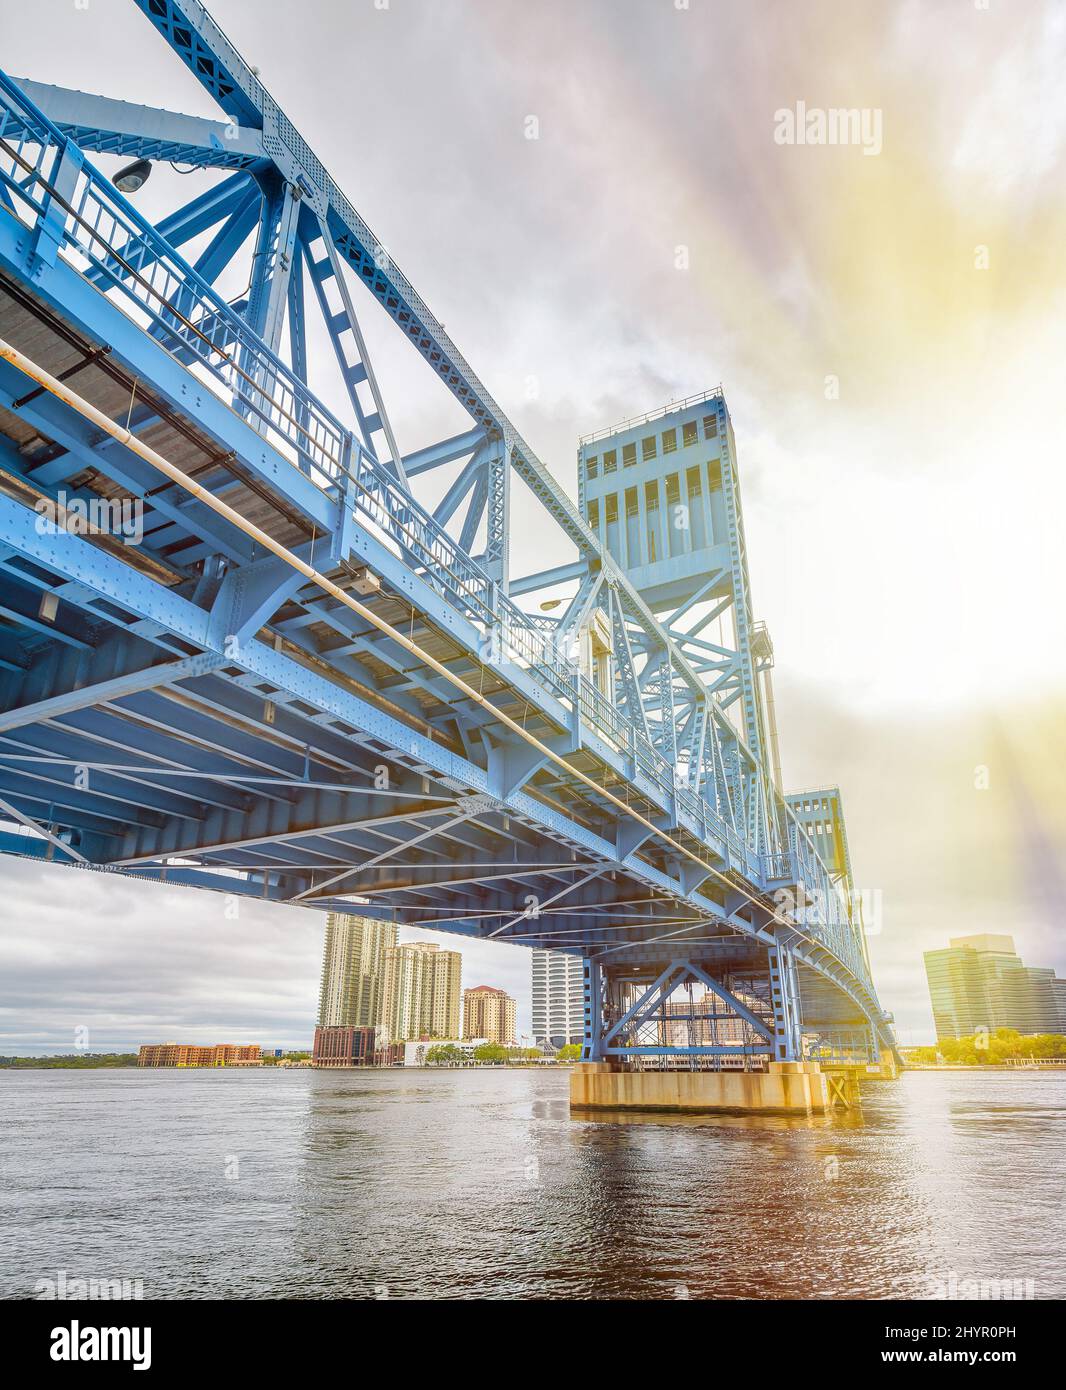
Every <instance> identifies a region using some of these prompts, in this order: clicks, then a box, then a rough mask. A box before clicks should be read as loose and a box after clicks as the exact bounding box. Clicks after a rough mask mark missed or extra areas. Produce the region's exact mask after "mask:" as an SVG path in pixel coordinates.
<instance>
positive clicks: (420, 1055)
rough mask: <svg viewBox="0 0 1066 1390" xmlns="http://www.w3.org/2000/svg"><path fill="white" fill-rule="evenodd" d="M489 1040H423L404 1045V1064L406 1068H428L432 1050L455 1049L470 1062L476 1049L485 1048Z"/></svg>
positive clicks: (464, 1059)
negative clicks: (439, 1048) (437, 1048)
mask: <svg viewBox="0 0 1066 1390" xmlns="http://www.w3.org/2000/svg"><path fill="white" fill-rule="evenodd" d="M486 1042H488V1039H487V1038H463V1039H461V1040H460V1039H459V1038H421V1039H420V1040H419V1041H418V1042H406V1043H404V1045H403V1064H404V1066H405V1067H427V1066H430V1065H432V1064H431V1063H430V1062H429V1061H428V1060H427V1059H428V1054H429V1052H430V1049H431V1048H434V1047H454V1048H457V1049H458V1050H459V1052H461V1053H462V1060H463V1061H464V1062H470V1061H472V1060H473V1057H474V1049H475V1048H476V1047H484V1046H485V1044H486Z"/></svg>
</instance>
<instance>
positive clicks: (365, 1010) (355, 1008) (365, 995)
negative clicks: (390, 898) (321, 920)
mask: <svg viewBox="0 0 1066 1390" xmlns="http://www.w3.org/2000/svg"><path fill="white" fill-rule="evenodd" d="M395 945H396V924H395V923H394V922H379V921H376V920H375V919H374V918H372V917H358V916H354V915H352V914H351V913H347V912H331V913H329V915H328V916H327V917H326V943H325V950H324V951H323V957H322V984H321V988H320V990H319V996H318V1023H319V1026H320V1027H322V1028H373V1027H376V1026H377V1025H378V1024H379V1023H381V1021H382V1018H383V1014H384V994H383V988H384V973H385V965H384V953H385V951H386V950H387V949H388V948H389V947H390V946H395Z"/></svg>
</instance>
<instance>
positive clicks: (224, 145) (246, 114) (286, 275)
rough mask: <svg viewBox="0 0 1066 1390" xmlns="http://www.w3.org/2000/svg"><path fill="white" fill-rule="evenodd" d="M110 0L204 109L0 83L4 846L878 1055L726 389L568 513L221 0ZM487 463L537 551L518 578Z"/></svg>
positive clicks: (776, 1049)
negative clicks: (473, 944) (759, 586)
mask: <svg viewBox="0 0 1066 1390" xmlns="http://www.w3.org/2000/svg"><path fill="white" fill-rule="evenodd" d="M136 7H137V9H139V10H140V11H141V12H142V13H143V15H144V16H145V18H146V19H147V21H148V23H149V24H150V25H151V26H152V27H153V28H154V29H155V31H156V34H155V36H154V37H155V38H156V40H157V41H158V40H161V41H162V42H164V43H166V44H169V46H170V47H171V49H172V50H173V52H174V55H175V57H176V59H178V60H180V61H181V62H183V63H184V64H185V65H186V66H187V67H188V69H189V70H190V72H191V73H192V74H193V75H194V76H195V78H196V79H198V81H199V82H200V83H201V84H202V86H203V87H204V88H205V89H206V90H207V92H208V93H209V94H210V95H211V97H213V98H214V99H215V101H216V102H217V104H218V108H219V118H218V119H217V120H206V119H202V118H199V117H192V116H186V115H179V114H175V113H172V112H168V111H162V110H155V109H149V108H146V107H144V106H139V105H133V104H130V103H128V102H125V101H122V100H118V99H114V98H112V97H104V96H93V95H87V94H84V93H81V92H74V91H68V90H64V89H62V88H58V87H54V86H47V85H43V84H41V83H40V82H37V81H31V80H29V79H27V78H22V77H19V78H15V77H10V76H7V75H3V74H0V340H2V346H0V822H2V824H0V849H2V850H3V851H5V852H7V853H10V854H16V855H22V856H31V857H37V858H39V859H42V860H47V861H51V862H53V863H56V864H65V865H70V866H72V867H78V868H81V869H82V870H98V871H108V872H116V873H124V874H129V875H133V876H137V877H141V878H148V879H154V880H164V881H166V882H168V883H172V884H186V885H189V886H190V887H197V888H201V889H209V890H213V891H215V892H220V893H224V894H228V895H239V896H241V897H247V898H251V899H256V900H263V901H267V902H274V903H289V904H302V905H304V906H307V907H313V908H318V909H321V910H325V911H348V912H357V913H362V914H365V915H369V916H378V917H386V918H389V919H391V920H395V921H396V922H397V923H400V924H402V925H406V926H412V927H419V928H431V929H434V930H445V931H450V932H457V933H460V934H462V935H465V936H468V937H477V938H483V939H489V940H496V941H502V942H511V943H517V944H522V945H526V946H530V947H546V948H549V949H552V950H559V951H566V952H569V953H572V954H575V955H578V956H580V957H582V958H583V960H584V962H585V967H584V970H585V981H586V1037H585V1052H586V1056H587V1057H588V1058H590V1059H605V1058H625V1059H627V1060H628V1061H629V1062H630V1063H633V1064H640V1065H656V1066H662V1065H673V1066H676V1065H684V1066H696V1067H709V1068H715V1067H717V1066H719V1065H722V1058H723V1056H725V1055H728V1056H730V1057H735V1056H736V1055H737V1054H738V1053H739V1054H741V1055H743V1056H745V1057H747V1058H750V1059H753V1060H752V1061H751V1062H750V1063H748V1065H758V1060H757V1059H758V1058H760V1057H762V1058H770V1059H773V1060H778V1061H789V1060H799V1059H802V1058H803V1057H805V1056H810V1057H823V1058H824V1057H834V1058H837V1059H845V1058H846V1059H850V1060H854V1061H866V1060H873V1059H875V1058H876V1057H877V1056H878V1054H879V1053H880V1052H881V1051H882V1050H883V1049H885V1048H892V1047H893V1038H892V1033H891V1026H890V1024H891V1021H890V1018H889V1017H888V1016H887V1015H886V1014H885V1013H884V1012H883V1010H882V1009H881V1007H880V1005H879V1003H878V1000H877V996H876V992H875V989H874V985H873V981H872V978H871V973H870V965H869V960H868V956H867V952H866V946H865V934H864V930H863V924H862V921H861V910H860V906H861V901H860V899H859V898H858V897H857V895H856V894H855V891H854V888H853V881H852V869H851V863H850V859H849V856H848V847H847V840H846V836H845V829H844V820H843V814H842V810H841V801H840V796H839V794H838V792H837V790H836V789H834V788H829V789H821V790H818V791H814V792H803V793H799V794H791V793H788V792H786V791H785V790H784V789H783V787H782V785H781V773H780V762H779V758H778V755H777V732H776V724H775V719H774V708H773V692H772V687H771V675H770V672H771V668H772V664H773V648H772V644H771V642H770V638H769V635H768V633H767V630H766V628H765V626H763V625H761V624H760V623H757V622H756V621H755V619H754V615H753V607H752V598H751V591H750V587H749V576H748V563H747V555H746V549H745V539H744V522H743V514H742V509H741V497H740V481H739V473H738V465H737V454H736V444H735V440H734V436H733V430H732V426H731V423H730V417H729V412H728V410H727V407H726V403H725V400H724V399H723V396H722V394H721V392H720V391H717V390H716V391H712V392H709V393H706V394H702V395H699V396H695V397H693V398H691V399H690V400H687V401H683V402H678V403H675V404H674V405H671V406H668V407H666V408H665V409H663V410H660V411H657V412H653V413H652V414H650V415H646V416H642V417H640V418H638V419H635V420H631V421H627V422H625V423H624V424H622V425H620V426H618V427H616V428H614V429H611V430H607V431H603V432H601V433H600V434H599V435H595V436H590V437H588V438H586V439H585V440H583V441H582V442H581V446H580V450H579V486H580V492H579V503H578V505H575V504H574V502H573V501H572V500H571V498H570V497H569V496H568V495H567V493H566V492H565V491H564V490H563V489H562V488H561V487H560V485H559V484H558V483H557V482H556V481H555V479H554V478H553V476H552V474H551V473H550V472H549V470H548V468H547V467H546V466H545V464H543V463H542V462H541V461H540V459H538V457H537V456H536V454H535V453H534V452H533V450H532V448H531V447H530V446H529V444H528V443H527V442H526V441H525V440H524V439H523V438H522V436H521V435H520V434H519V432H518V431H517V429H516V428H515V427H514V425H513V424H512V423H511V421H510V420H509V419H508V418H507V416H506V415H505V414H504V412H503V410H502V409H501V407H500V406H499V405H498V404H497V403H496V401H495V400H494V399H493V398H492V396H491V395H490V394H489V393H488V391H487V390H486V389H485V387H484V386H483V385H482V383H481V382H480V381H479V379H478V377H477V376H476V375H475V373H474V371H473V369H472V368H471V367H470V366H469V365H468V363H467V362H466V361H465V360H464V358H463V356H462V354H461V353H460V352H459V350H458V348H457V347H456V346H455V344H454V343H453V342H452V341H451V339H450V338H449V336H448V335H447V333H446V332H445V330H444V327H443V326H442V324H440V323H439V322H438V321H437V319H436V318H435V317H434V315H433V314H432V313H431V311H430V310H429V308H428V307H427V306H426V303H425V302H424V300H423V299H422V298H421V297H420V296H419V294H418V293H417V292H416V291H415V289H414V288H413V286H412V285H411V284H410V282H409V281H408V280H407V278H406V277H405V276H404V275H403V274H402V273H401V271H400V270H399V268H398V267H397V266H396V265H395V263H394V262H393V261H392V259H391V257H390V256H389V255H388V253H387V250H386V249H385V247H384V245H383V243H382V242H380V241H379V240H378V239H377V238H376V237H375V236H374V234H373V233H372V232H371V230H370V228H369V227H368V226H367V224H366V223H365V222H364V221H363V219H362V218H361V217H360V215H359V214H358V212H356V210H355V209H354V208H353V206H352V205H351V203H350V202H349V201H348V199H347V198H346V197H345V195H344V194H343V193H342V192H341V190H340V189H339V188H338V187H337V186H336V184H335V183H334V182H333V181H332V179H331V178H330V176H329V174H328V173H327V172H326V170H325V168H324V167H323V166H322V164H321V163H320V161H319V160H318V159H317V158H316V157H315V154H314V153H313V151H312V149H311V147H310V145H309V144H308V143H307V142H306V141H305V139H304V138H303V137H302V136H301V135H300V133H299V132H297V131H296V130H295V129H294V127H293V126H292V124H291V123H290V122H289V120H288V119H287V118H286V116H285V114H284V112H283V111H282V110H281V109H280V108H279V107H278V105H277V104H276V102H275V101H274V100H273V99H272V98H271V96H270V95H269V94H268V92H267V91H266V90H265V88H264V87H263V85H262V83H261V82H260V80H259V78H258V76H257V75H256V73H255V71H254V70H253V69H251V68H249V67H248V66H247V65H246V64H245V62H244V61H243V60H242V59H241V57H240V56H239V55H238V53H237V52H235V50H234V49H233V47H232V46H231V44H230V43H229V41H228V40H227V39H226V37H225V35H224V34H223V33H222V32H221V30H220V29H219V28H218V26H217V25H216V24H215V22H214V21H213V20H212V18H211V17H210V15H209V14H208V13H207V11H206V10H205V9H204V8H203V7H202V6H201V5H200V4H198V3H196V2H195V0H181V3H171V0H137V4H136ZM152 39H153V36H152V35H150V34H149V33H148V31H147V29H146V30H145V42H146V43H150V42H151V41H152ZM163 164H174V165H178V166H180V167H181V168H182V169H183V170H185V171H188V172H189V177H187V178H185V179H181V180H175V179H173V178H170V180H169V185H168V186H171V187H172V186H174V185H177V184H180V185H181V191H182V192H183V193H184V194H185V195H186V198H187V200H186V201H184V202H183V203H182V204H181V205H180V206H175V207H174V209H173V210H172V211H169V212H167V213H166V215H164V216H161V217H157V219H156V221H155V222H154V223H152V222H150V221H149V220H147V219H146V217H145V216H143V215H142V213H141V212H140V211H138V201H139V200H140V201H141V202H142V203H143V201H144V197H145V195H143V194H140V195H139V194H138V191H137V190H138V188H139V186H140V185H142V184H143V183H144V181H145V180H146V179H147V178H148V177H150V176H151V174H152V172H153V169H155V168H157V167H160V174H159V175H157V179H156V186H155V190H154V191H155V193H156V195H158V190H159V186H160V185H163V184H167V176H166V175H165V174H164V173H163V171H162V169H161V166H162V165H163ZM104 167H106V168H109V169H112V170H113V172H112V174H111V176H110V177H109V176H108V174H107V173H105V172H104V171H103V170H104ZM122 190H124V191H122ZM190 195H191V196H190ZM235 290H236V291H237V292H236V293H235V292H234V291H235ZM373 301H376V304H375V303H374V302H373ZM382 311H384V315H383V314H382ZM368 316H373V317H374V321H375V322H376V323H377V324H378V327H379V329H385V328H389V327H390V325H389V323H388V321H389V320H391V326H392V327H394V330H395V331H396V332H398V333H400V334H402V335H403V337H404V338H406V339H407V341H408V342H409V344H410V353H409V356H410V377H411V385H410V389H411V390H412V391H414V390H415V389H416V381H417V379H418V378H420V377H421V378H422V379H424V380H426V383H427V386H428V385H429V379H430V378H432V379H434V380H435V381H436V383H438V386H437V387H436V388H434V389H436V390H437V391H438V392H439V387H440V385H443V387H445V388H447V391H448V392H450V394H451V398H452V401H453V402H454V404H453V405H451V406H450V407H449V408H451V409H454V410H455V414H456V419H457V421H458V422H459V424H460V425H461V427H460V428H457V429H456V431H455V432H454V433H453V434H451V435H450V436H449V437H447V438H442V439H431V440H428V441H425V440H422V441H409V440H406V439H405V440H403V447H401V440H400V436H398V434H397V433H396V431H395V430H394V428H393V424H392V420H391V418H390V415H389V411H388V407H387V402H386V400H385V397H384V394H383V391H382V384H381V381H380V379H379V377H378V375H377V374H376V373H375V370H374V366H373V364H372V362H371V360H370V352H369V348H368V338H367V334H366V333H365V331H364V329H365V327H366V324H367V321H368ZM384 316H387V319H386V318H385V317H384ZM309 344H314V345H315V350H316V353H317V354H318V355H317V356H316V360H319V361H321V360H322V353H332V355H333V359H334V362H335V369H336V373H337V376H336V380H337V383H338V397H337V398H338V400H341V399H343V401H344V408H343V409H340V410H337V411H336V412H335V411H334V410H331V409H329V408H327V406H326V405H325V404H324V403H323V401H322V399H320V396H319V395H316V393H315V391H314V389H313V387H314V382H313V381H312V380H311V374H310V373H309V371H308V360H309V355H310V354H309ZM340 383H343V388H342V389H341V388H340V385H339V384H340ZM412 445H415V447H412ZM519 489H520V491H519ZM512 495H514V497H515V498H516V499H517V498H519V497H521V499H522V502H521V509H522V524H523V526H530V527H535V526H537V525H540V526H541V527H542V528H543V532H544V533H545V534H546V533H547V532H548V530H549V529H550V528H554V533H555V534H554V536H553V541H554V542H555V543H556V545H555V551H556V552H557V553H559V554H564V553H565V554H569V556H570V557H571V558H570V559H569V560H568V561H567V562H565V563H562V564H560V565H558V566H556V567H555V568H552V569H550V570H545V571H542V572H540V573H534V574H524V575H516V574H514V573H512V568H511V565H510V557H509V537H510V534H511V530H512V524H513V522H512V516H511V510H512V506H513V505H515V506H516V508H517V503H513V502H512ZM430 499H432V500H430ZM533 508H539V510H540V512H541V514H542V515H541V518H540V521H539V522H538V521H536V520H535V519H533V518H532V516H531V511H532V509H533ZM127 523H130V524H127ZM564 546H565V550H564ZM553 553H554V552H553ZM693 986H695V987H696V988H697V989H698V991H699V994H700V995H701V996H702V994H703V993H704V992H705V991H707V992H709V993H710V994H711V995H713V996H715V1000H716V1002H715V1003H714V1004H713V1010H714V1012H713V1014H710V1013H708V1009H707V1005H706V1004H705V1003H704V1004H703V1005H702V1006H701V1007H702V1010H703V1012H702V1014H701V1015H700V1020H701V1021H700V1024H699V1031H698V1032H697V1030H696V1027H695V1023H694V1020H695V1014H694V1013H693V1011H691V1010H689V1011H688V1012H686V1006H685V1002H684V1001H685V999H686V998H688V999H690V1000H691V999H692V997H693V992H692V987H693ZM668 1001H671V1002H670V1004H669V1009H670V1014H669V1019H668V1018H667V1015H666V1009H667V1003H668ZM679 1058H680V1059H681V1060H680V1061H679V1060H678V1059H679ZM638 1059H639V1062H638Z"/></svg>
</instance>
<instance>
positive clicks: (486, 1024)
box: [463, 985, 515, 1046]
mask: <svg viewBox="0 0 1066 1390" xmlns="http://www.w3.org/2000/svg"><path fill="white" fill-rule="evenodd" d="M463 1037H464V1038H484V1039H485V1041H486V1042H490V1043H504V1044H505V1045H507V1046H511V1045H512V1044H513V1043H514V1040H515V1001H514V1000H513V999H512V998H511V996H510V995H509V994H507V993H506V992H505V991H504V990H502V989H493V988H492V986H491V985H478V986H477V987H476V988H475V989H468V990H464V991H463Z"/></svg>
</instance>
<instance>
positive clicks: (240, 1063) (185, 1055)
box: [137, 1042, 263, 1067]
mask: <svg viewBox="0 0 1066 1390" xmlns="http://www.w3.org/2000/svg"><path fill="white" fill-rule="evenodd" d="M137 1065H138V1066H139V1067H261V1066H262V1065H263V1058H262V1055H261V1051H260V1047H259V1044H258V1043H247V1044H245V1043H216V1044H215V1045H214V1046H213V1047H198V1046H197V1045H196V1044H195V1043H176V1042H166V1043H146V1044H144V1045H143V1046H142V1047H141V1049H140V1052H139V1053H138V1054H137Z"/></svg>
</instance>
